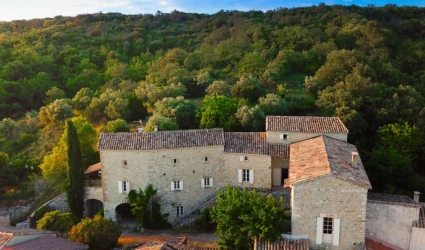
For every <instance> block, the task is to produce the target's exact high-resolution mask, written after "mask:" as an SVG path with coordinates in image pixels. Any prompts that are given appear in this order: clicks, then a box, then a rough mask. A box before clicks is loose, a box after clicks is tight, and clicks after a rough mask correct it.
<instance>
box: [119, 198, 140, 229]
mask: <svg viewBox="0 0 425 250" xmlns="http://www.w3.org/2000/svg"><path fill="white" fill-rule="evenodd" d="M115 218H116V222H117V223H119V224H120V225H121V226H137V225H138V223H137V222H136V217H135V216H134V215H133V214H132V213H131V206H130V204H129V203H122V204H120V205H118V206H117V207H116V208H115Z"/></svg>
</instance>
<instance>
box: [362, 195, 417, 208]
mask: <svg viewBox="0 0 425 250" xmlns="http://www.w3.org/2000/svg"><path fill="white" fill-rule="evenodd" d="M367 201H368V202H377V203H384V204H396V205H405V206H415V207H420V206H421V204H419V203H417V202H415V201H413V200H412V199H411V198H409V197H408V196H407V195H399V194H383V193H375V192H368V193H367Z"/></svg>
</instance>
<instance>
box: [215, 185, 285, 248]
mask: <svg viewBox="0 0 425 250" xmlns="http://www.w3.org/2000/svg"><path fill="white" fill-rule="evenodd" d="M283 202H284V200H283V198H280V200H275V199H274V198H273V196H272V195H271V194H269V195H268V196H267V197H265V196H263V195H262V194H261V193H258V192H257V191H255V190H251V191H248V190H246V189H242V190H241V189H239V188H231V187H230V186H229V185H227V186H226V190H225V191H222V190H220V191H218V194H217V203H216V205H215V206H214V207H213V208H212V211H211V218H212V220H213V222H215V223H217V231H216V233H217V234H218V235H219V236H220V240H219V241H218V245H219V247H220V249H234V250H246V249H252V248H253V244H254V239H255V238H256V237H258V238H261V239H262V240H266V241H275V240H276V239H277V238H278V237H279V236H280V234H281V230H282V229H283V224H284V221H285V220H286V219H288V218H289V216H288V214H287V210H288V209H289V208H287V207H283Z"/></svg>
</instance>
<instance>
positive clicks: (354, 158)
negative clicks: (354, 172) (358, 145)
mask: <svg viewBox="0 0 425 250" xmlns="http://www.w3.org/2000/svg"><path fill="white" fill-rule="evenodd" d="M358 164H359V153H357V152H351V167H352V168H355V169H358V168H359V166H358Z"/></svg>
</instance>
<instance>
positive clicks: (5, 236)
mask: <svg viewBox="0 0 425 250" xmlns="http://www.w3.org/2000/svg"><path fill="white" fill-rule="evenodd" d="M12 237H13V233H3V232H0V249H1V248H2V247H3V246H4V245H6V243H7V242H9V240H11V239H12Z"/></svg>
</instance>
